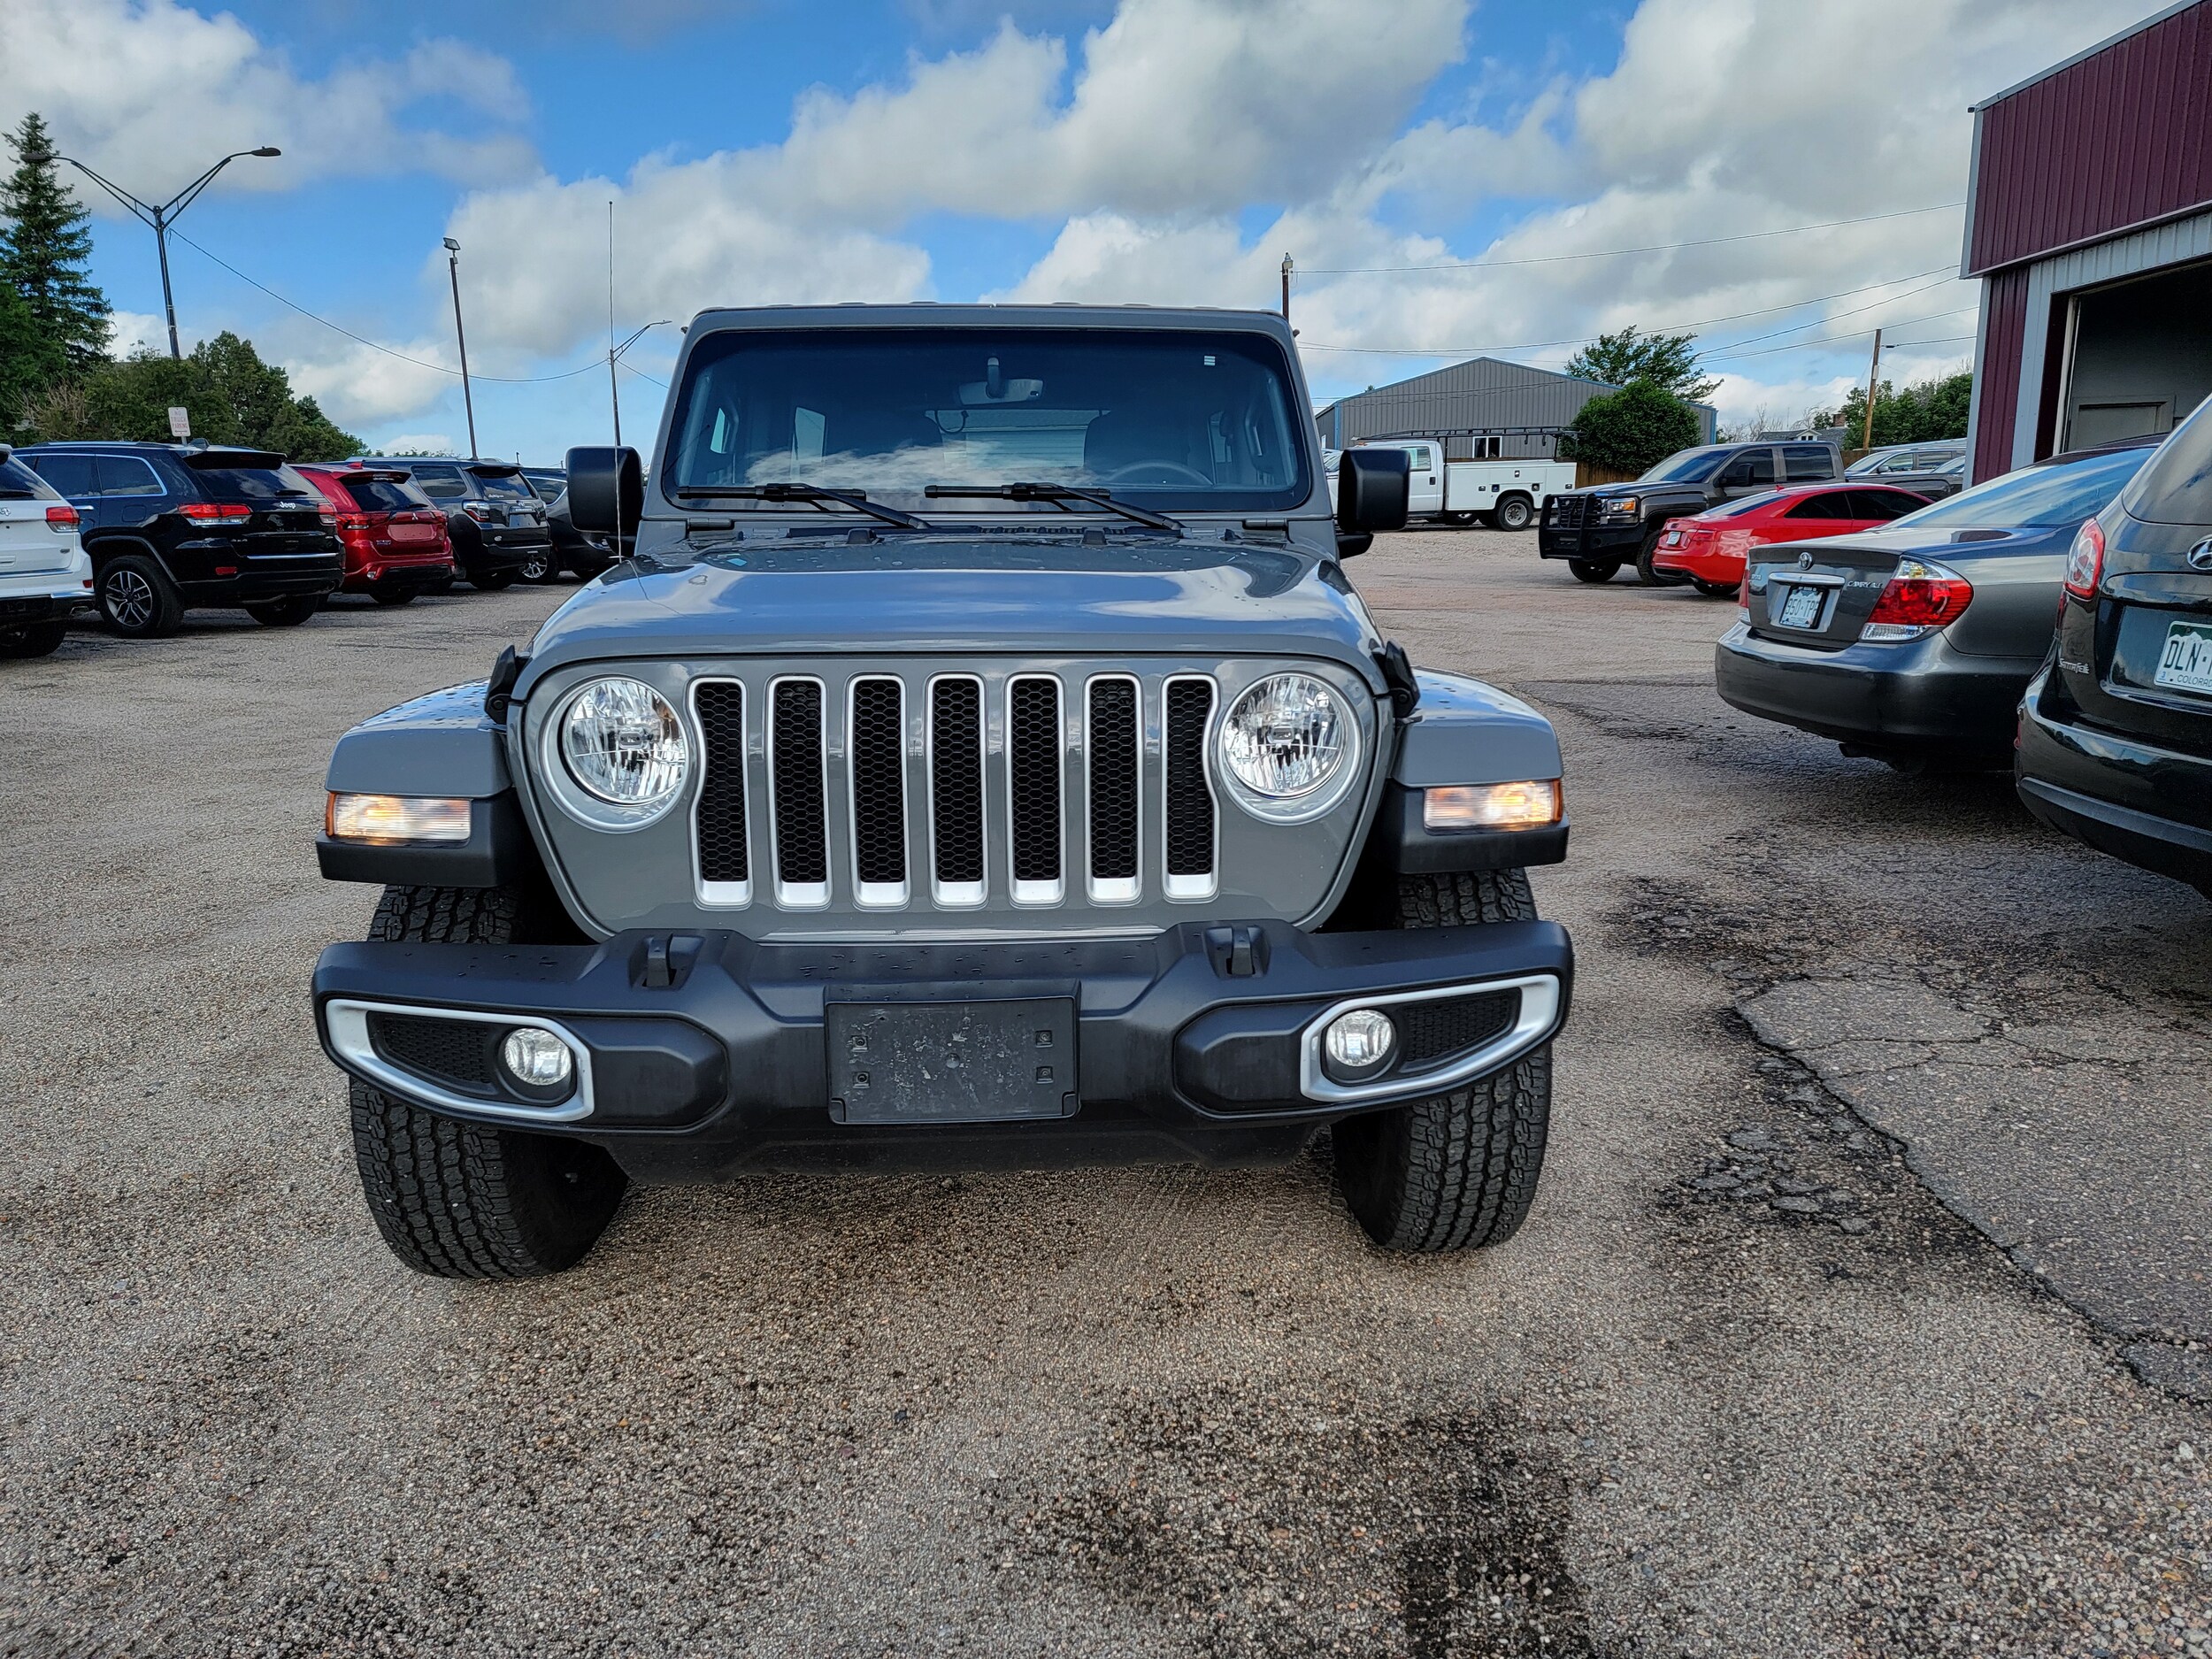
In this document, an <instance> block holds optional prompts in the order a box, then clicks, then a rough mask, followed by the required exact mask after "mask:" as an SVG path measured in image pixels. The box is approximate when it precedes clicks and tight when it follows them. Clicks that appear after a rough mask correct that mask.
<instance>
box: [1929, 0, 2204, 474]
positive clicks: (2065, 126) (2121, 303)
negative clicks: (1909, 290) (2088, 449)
mask: <svg viewBox="0 0 2212 1659" xmlns="http://www.w3.org/2000/svg"><path fill="white" fill-rule="evenodd" d="M1960 274H1961V275H1962V276H1969V277H1974V276H1978V277H1980V278H1982V279H1983V281H1982V304H1981V326H1980V333H1979V336H1978V341H1977V342H1976V346H1975V354H1974V368H1975V375H1974V412H1973V417H1972V422H1971V425H1970V426H1969V428H1968V442H1969V443H1970V446H1971V448H1972V450H1973V463H1972V465H1973V475H1974V477H1975V478H1976V479H1977V480H1979V479H1985V478H1994V477H1995V476H1996V475H1997V474H1998V473H2000V472H2007V471H2008V470H2010V469H2011V468H2013V467H2016V466H2021V465H2025V464H2026V463H2028V462H2030V461H2033V460H2037V459H2039V458H2040V457H2043V456H2046V455H2050V454H2053V453H2055V452H2056V451H2058V450H2060V449H2081V448H2084V447H2085V446H2087V445H2090V444H2095V443H2104V442H2111V441H2112V440H2114V439H2116V438H2124V437H2131V436H2133V435H2135V434H2139V433H2146V432H2166V431H2170V430H2171V429H2172V427H2173V426H2175V424H2176V423H2177V422H2178V421H2179V420H2180V419H2182V418H2183V417H2184V416H2185V415H2187V414H2188V412H2189V411H2191V410H2192V409H2193V408H2195V407H2196V405H2197V404H2198V403H2199V402H2200V401H2201V400H2202V399H2203V398H2204V397H2205V396H2208V395H2212V0H2184V4H2179V5H2173V6H2169V7H2168V8H2167V9H2166V10H2164V11H2162V12H2158V13H2157V14H2155V15H2154V16H2152V17H2150V18H2147V19H2144V20H2143V21H2142V22H2140V23H2139V24H2137V25H2136V26H2135V27H2132V28H2130V29H2126V30H2124V31H2123V32H2122V33H2120V34H2118V35H2114V36H2113V37H2112V38H2111V39H2109V40H2108V41H2104V42H2100V43H2099V44H2097V45H2095V46H2093V47H2091V48H2090V49H2089V50H2087V51H2085V52H2082V53H2079V54H2078V55H2077V56H2075V57H2073V58H2068V59H2067V60H2066V61H2065V62H2064V63H2062V64H2058V65H2054V66H2053V67H2051V68H2049V69H2047V70H2045V71H2044V72H2043V73H2040V74H2039V75H2036V76H2033V77H2032V78H2031V79H2029V80H2026V81H2022V82H2021V83H2020V84H2019V85H2018V86H2016V87H2009V88H2006V89H2005V90H2004V91H2002V92H2001V93H1999V94H1998V95H1997V96H1995V97H1993V98H1989V99H1985V101H1984V102H1982V103H1980V104H1976V105H1975V106H1974V165H1973V188H1972V194H1971V196H1970V198H1969V200H1968V203H1967V210H1966V253H1965V259H1964V263H1963V265H1962V267H1961V271H1960Z"/></svg>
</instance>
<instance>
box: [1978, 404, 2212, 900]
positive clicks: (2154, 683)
mask: <svg viewBox="0 0 2212 1659" xmlns="http://www.w3.org/2000/svg"><path fill="white" fill-rule="evenodd" d="M2015 752H2016V757H2017V759H2016V769H2017V770H2016V776H2017V778H2018V780H2019V786H2020V798H2021V800H2022V801H2023V802H2024V803H2026V806H2027V809H2028V810H2029V811H2031V812H2032V813H2034V814H2035V816H2036V817H2038V818H2041V819H2042V820H2043V821H2044V822H2045V823H2046V824H2048V825H2050V826H2052V827H2053V828H2055V829H2060V830H2063V831H2065V832H2066V833H2068V834H2069V835H2072V836H2074V837H2076V838H2077V839H2078V840H2081V841H2086V842H2088V843H2089V845H2091V846H2092V847H2094V848H2097V849H2101V851H2104V852H2108V853H2110V854H2112V855H2113V856H2116V857H2118V858H2124V859H2125V860H2127V862H2128V863H2130V864H2139V865H2141V866H2142V867H2143V868H2144V869H2146V870H2155V871H2158V872H2161V873H2162V874H2164V875H2170V876H2173V877H2175V878H2177V879H2179V880H2183V881H2186V882H2189V883H2191V884H2192V885H2193V886H2194V887H2197V888H2198V889H2199V890H2200V891H2201V892H2202V893H2204V894H2205V895H2206V896H2207V897H2212V402H2207V403H2203V404H2201V405H2200V406H2199V408H2198V410H2197V412H2196V413H2195V414H2193V415H2192V416H2190V417H2189V419H2187V420H2185V421H2184V422H2183V423H2182V424H2181V426H2179V427H2177V429H2176V430H2175V432H2174V433H2173V435H2172V436H2170V437H2169V438H2168V439H2167V440H2166V442H2165V443H2164V444H2163V445H2162V446H2161V447H2160V449H2159V450H2158V452H2157V453H2156V454H2155V455H2154V456H2152V457H2151V458H2150V460H2149V461H2148V462H2147V463H2146V464H2145V465H2144V467H2143V469H2142V471H2140V472H2138V473H2136V475H2135V476H2134V478H2133V479H2132V480H2130V482H2129V484H2128V486H2127V488H2125V489H2124V490H2122V491H2121V492H2120V496H2119V499H2118V500H2116V501H2115V502H2114V503H2112V504H2111V505H2110V506H2109V507H2107V508H2106V509H2105V510H2104V511H2103V512H2102V513H2101V514H2099V515H2098V516H2097V517H2096V518H2092V519H2090V520H2089V521H2088V522H2087V523H2086V524H2085V525H2083V526H2082V527H2081V530H2080V532H2079V533H2078V534H2077V535H2076V536H2075V537H2074V545H2073V548H2072V550H2071V551H2070V553H2069V554H2068V556H2067V560H2066V596H2065V598H2064V599H2063V600H2062V601H2061V602H2060V604H2059V615H2058V633H2057V637H2056V638H2055V640H2054V641H2052V646H2051V653H2050V656H2049V657H2047V659H2046V660H2045V662H2044V665H2043V671H2042V672H2040V673H2039V674H2038V675H2037V676H2036V677H2035V679H2034V680H2032V682H2030V684H2029V686H2028V689H2027V695H2026V696H2025V697H2024V699H2023V700H2022V702H2021V705H2020V729H2019V735H2018V737H2017V739H2016V744H2015Z"/></svg>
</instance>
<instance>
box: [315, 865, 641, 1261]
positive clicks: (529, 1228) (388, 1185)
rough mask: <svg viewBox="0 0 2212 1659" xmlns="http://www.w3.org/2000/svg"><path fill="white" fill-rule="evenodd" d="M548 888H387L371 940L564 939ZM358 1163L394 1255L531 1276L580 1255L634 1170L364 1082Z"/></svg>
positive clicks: (356, 1114)
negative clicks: (540, 891)
mask: <svg viewBox="0 0 2212 1659" xmlns="http://www.w3.org/2000/svg"><path fill="white" fill-rule="evenodd" d="M565 920H566V918H565V917H559V916H557V915H556V914H555V913H554V910H553V902H552V900H551V899H550V898H549V896H545V895H530V894H526V893H523V892H521V891H519V890H518V889H515V888H511V887H486V888H473V887H387V888H386V889H385V890H384V899H383V902H381V903H380V904H379V905H378V906H377V908H376V919H375V920H374V921H373V923H371V924H370V927H369V937H370V938H371V939H384V940H410V941H426V942H429V943H435V944H511V943H532V942H538V941H544V940H549V939H556V938H559V937H561V936H562V935H563V934H564V933H565V932H567V931H568V930H567V929H566V928H565ZM351 1107H352V1117H353V1153H354V1161H355V1163H356V1164H357V1166H358V1168H359V1170H360V1172H361V1191H362V1195H363V1196H364V1197H365V1198H366V1199H367V1201H368V1205H369V1213H370V1214H371V1215H372V1216H373V1217H375V1219H376V1225H377V1231H378V1232H379V1233H382V1234H383V1236H384V1242H385V1243H386V1245H388V1247H390V1249H391V1252H392V1254H393V1255H394V1256H397V1257H398V1258H399V1259H400V1260H401V1261H403V1262H404V1263H406V1264H407V1265H408V1266H410V1267H411V1268H413V1269H414V1270H415V1271H417V1272H419V1273H427V1274H430V1275H432V1276H433V1277H435V1278H440V1279H532V1278H537V1277H539V1276H541V1275H543V1274H547V1273H557V1272H560V1271H562V1270H563V1269H565V1268H569V1267H572V1266H574V1265H575V1264H576V1263H578V1262H580V1261H581V1260H582V1259H583V1257H584V1255H585V1253H586V1252H587V1251H588V1250H589V1249H590V1248H591V1247H592V1246H593V1244H595V1242H597V1240H598V1238H599V1235H600V1234H601V1233H603V1232H605V1231H606V1228H607V1224H608V1223H609V1222H610V1221H611V1220H612V1219H613V1218H614V1213H615V1210H616V1209H617V1208H618V1206H619V1205H620V1203H621V1202H622V1194H623V1191H624V1189H625V1188H626V1187H627V1186H628V1184H629V1183H628V1179H627V1178H626V1176H625V1175H624V1174H623V1172H622V1169H621V1166H620V1165H619V1164H616V1163H615V1161H614V1160H613V1159H612V1158H611V1157H610V1156H608V1155H607V1154H606V1152H605V1151H604V1150H603V1149H602V1148H598V1147H595V1146H593V1145H592V1144H591V1143H590V1142H588V1141H577V1140H572V1139H570V1138H568V1137H566V1136H562V1135H534V1134H531V1133H527V1132H526V1131H524V1130H518V1129H506V1128H494V1127H491V1126H488V1125H483V1124H474V1123H463V1122H460V1121H458V1120H457V1119H455V1118H442V1117H440V1116H438V1115H437V1114H436V1113H434V1112H427V1111H425V1110H422V1109H421V1108H420V1107H419V1106H416V1105H413V1104H411V1103H410V1102H406V1101H403V1100H401V1099H399V1098H397V1097H396V1096H394V1095H391V1094H386V1093H385V1092H384V1091H383V1090H381V1089H377V1088H372V1087H369V1085H367V1084H365V1083H363V1082H360V1081H356V1082H355V1083H354V1084H353V1087H352V1094H351Z"/></svg>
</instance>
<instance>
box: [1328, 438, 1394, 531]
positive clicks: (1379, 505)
mask: <svg viewBox="0 0 2212 1659" xmlns="http://www.w3.org/2000/svg"><path fill="white" fill-rule="evenodd" d="M1411 459H1412V457H1409V455H1407V454H1406V452H1405V451H1404V450H1403V449H1347V450H1345V452H1344V458H1343V459H1342V460H1341V461H1340V462H1338V463H1337V471H1336V527H1337V530H1338V531H1339V533H1340V534H1339V536H1338V540H1339V541H1340V542H1341V541H1346V540H1348V539H1349V538H1352V537H1356V536H1358V535H1360V534H1362V533H1365V534H1367V535H1368V537H1369V539H1370V540H1372V539H1373V533H1374V532H1375V531H1377V530H1402V529H1404V528H1405V527H1406V495H1407V491H1408V488H1409V481H1410V472H1411V468H1410V465H1409V463H1410V461H1411ZM1357 550H1358V551H1361V552H1364V551H1366V547H1365V544H1364V543H1363V544H1362V545H1361V547H1360V548H1359V549H1357Z"/></svg>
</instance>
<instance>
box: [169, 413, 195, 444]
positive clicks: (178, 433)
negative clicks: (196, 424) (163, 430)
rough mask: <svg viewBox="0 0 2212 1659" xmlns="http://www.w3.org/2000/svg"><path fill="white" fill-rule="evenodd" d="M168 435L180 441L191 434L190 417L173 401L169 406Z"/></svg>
mask: <svg viewBox="0 0 2212 1659" xmlns="http://www.w3.org/2000/svg"><path fill="white" fill-rule="evenodd" d="M169 435H170V436H171V437H173V438H174V439H176V440H177V442H180V443H181V442H184V440H185V439H187V438H188V437H190V436H191V435H192V417H191V416H189V415H188V414H186V413H185V412H184V411H183V410H182V409H181V408H180V407H179V406H178V405H176V404H171V405H170V407H169Z"/></svg>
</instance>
